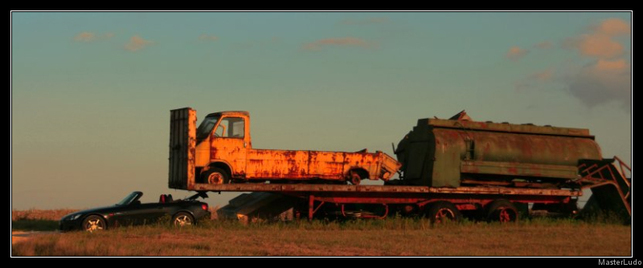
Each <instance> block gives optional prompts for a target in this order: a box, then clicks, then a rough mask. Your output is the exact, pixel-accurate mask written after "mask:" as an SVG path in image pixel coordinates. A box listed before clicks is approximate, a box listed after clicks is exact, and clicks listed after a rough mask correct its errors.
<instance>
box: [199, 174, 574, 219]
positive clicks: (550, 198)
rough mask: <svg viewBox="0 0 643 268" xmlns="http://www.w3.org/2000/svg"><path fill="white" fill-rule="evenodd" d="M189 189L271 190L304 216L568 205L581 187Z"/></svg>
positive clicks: (204, 187) (218, 188) (223, 187)
mask: <svg viewBox="0 0 643 268" xmlns="http://www.w3.org/2000/svg"><path fill="white" fill-rule="evenodd" d="M193 190H196V191H214V192H272V193H279V194H283V195H287V196H293V197H298V198H300V199H302V200H307V201H308V202H307V211H308V219H312V218H313V216H314V215H315V212H317V211H318V210H319V209H320V208H321V207H322V206H323V205H324V204H335V205H337V206H339V207H340V208H341V211H342V214H343V213H344V205H345V204H380V205H382V206H383V207H384V208H385V213H384V214H383V215H379V216H377V217H378V218H384V217H386V216H387V214H388V211H389V205H393V206H395V205H409V206H412V207H413V208H419V209H422V208H423V207H424V206H426V205H428V204H431V203H435V202H438V201H447V202H450V203H452V204H454V205H455V206H456V207H457V209H459V210H463V211H465V210H476V209H479V208H480V207H484V206H486V205H487V204H489V203H491V202H493V201H494V200H498V199H505V200H508V201H511V202H517V203H540V204H568V203H570V202H572V200H574V199H575V198H577V197H579V196H582V195H583V193H582V191H581V190H561V189H526V188H507V187H456V188H447V187H428V186H393V185H328V184H268V183H261V184H258V183H239V184H219V185H213V184H205V183H195V184H194V185H193Z"/></svg>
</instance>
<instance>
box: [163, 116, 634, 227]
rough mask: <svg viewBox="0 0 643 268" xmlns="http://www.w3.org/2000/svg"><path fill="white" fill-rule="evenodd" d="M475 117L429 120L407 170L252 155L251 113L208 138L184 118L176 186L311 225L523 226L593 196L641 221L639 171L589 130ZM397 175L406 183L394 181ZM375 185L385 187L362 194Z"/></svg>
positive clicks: (323, 157) (405, 156) (328, 156)
mask: <svg viewBox="0 0 643 268" xmlns="http://www.w3.org/2000/svg"><path fill="white" fill-rule="evenodd" d="M465 115H466V114H465V113H464V111H463V112H461V113H459V115H457V116H456V117H454V118H451V119H449V120H441V119H420V120H418V125H417V126H416V127H414V128H413V130H412V131H411V132H409V134H407V135H406V136H405V137H404V139H403V140H402V141H401V142H400V143H399V145H398V148H397V149H395V148H394V152H395V153H396V155H397V158H398V161H399V162H398V161H395V160H394V159H392V158H391V157H389V156H387V155H385V154H384V153H382V152H376V153H375V154H372V153H368V152H366V151H360V152H354V153H347V152H317V151H315V152H313V151H286V150H257V149H252V145H251V139H250V132H249V128H250V125H249V116H248V114H247V113H245V112H221V113H214V114H210V115H208V116H207V117H206V119H205V120H204V121H203V122H202V124H201V126H200V127H199V128H198V129H197V128H196V111H194V110H193V109H191V108H183V109H176V110H172V111H171V117H170V122H171V125H170V148H169V149H170V158H169V164H170V165H169V166H170V168H169V176H168V179H169V180H168V186H169V187H170V188H173V189H181V190H188V191H199V192H207V191H214V192H268V193H276V194H280V195H285V196H291V197H296V199H295V200H299V201H297V202H294V203H293V208H296V211H298V212H299V215H307V216H308V219H312V218H313V217H315V216H316V215H319V214H326V215H337V214H340V215H341V216H347V215H352V216H355V215H360V217H362V218H364V217H366V218H368V217H371V218H384V217H386V216H387V215H389V214H390V212H394V213H397V214H402V215H409V216H414V215H421V216H425V217H428V218H429V219H430V220H431V221H432V222H436V221H442V220H443V219H445V218H448V219H451V220H456V221H457V220H459V219H460V218H461V217H462V216H463V213H464V214H467V215H472V216H474V217H476V218H478V219H479V218H483V219H487V220H497V221H516V220H518V217H519V214H521V213H519V212H520V211H523V212H524V211H526V210H528V207H529V206H530V205H531V206H532V209H538V210H546V211H548V212H557V213H563V214H567V215H573V214H575V213H577V212H578V211H577V210H578V207H577V205H576V203H577V201H578V198H579V197H580V196H582V195H583V190H585V189H591V190H592V196H591V198H590V199H589V201H588V204H593V205H595V207H597V208H599V209H601V210H603V211H612V212H616V213H617V214H619V215H622V216H623V217H630V218H631V208H630V204H631V199H632V197H631V195H630V192H631V189H630V188H631V187H630V181H631V178H630V177H629V176H628V175H627V174H629V175H630V176H631V168H630V167H629V166H627V165H626V164H625V163H623V162H622V161H621V160H620V159H619V158H618V157H614V158H611V159H604V158H602V155H601V152H600V147H599V146H598V144H597V143H596V142H595V140H594V136H591V135H589V130H587V129H573V128H557V127H551V126H533V125H531V124H527V125H516V124H505V123H502V124H498V123H492V122H474V121H470V118H469V119H467V118H466V116H465ZM226 120H227V121H226ZM225 122H227V123H225ZM222 124H223V127H221V126H222ZM219 127H221V128H222V130H221V131H219ZM199 129H200V130H199ZM233 143H234V144H233ZM199 144H200V145H199ZM258 155H263V156H262V157H263V158H261V157H258ZM298 155H299V156H298ZM224 156H225V157H224ZM264 156H265V157H264ZM226 159H227V160H226ZM398 170H399V172H398V173H399V174H400V178H399V179H391V178H392V176H393V174H394V173H395V172H396V171H398ZM366 178H368V179H381V180H383V181H385V182H384V185H359V183H360V181H361V180H362V179H366ZM347 183H350V184H347ZM351 184H352V185H351ZM320 212H322V213H320ZM349 212H350V213H349ZM351 213H352V214H351ZM628 221H629V220H628Z"/></svg>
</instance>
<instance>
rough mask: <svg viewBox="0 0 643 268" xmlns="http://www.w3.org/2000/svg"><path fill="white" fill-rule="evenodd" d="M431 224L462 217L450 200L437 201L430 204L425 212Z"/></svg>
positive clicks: (458, 219) (457, 219)
mask: <svg viewBox="0 0 643 268" xmlns="http://www.w3.org/2000/svg"><path fill="white" fill-rule="evenodd" d="M426 216H427V217H428V218H429V220H430V221H431V223H432V224H434V223H438V224H440V223H445V222H447V221H453V222H459V221H460V220H461V219H462V213H460V210H458V208H456V207H455V205H453V204H452V203H451V202H447V201H439V202H436V203H434V204H433V205H431V207H430V208H429V210H428V211H427V213H426Z"/></svg>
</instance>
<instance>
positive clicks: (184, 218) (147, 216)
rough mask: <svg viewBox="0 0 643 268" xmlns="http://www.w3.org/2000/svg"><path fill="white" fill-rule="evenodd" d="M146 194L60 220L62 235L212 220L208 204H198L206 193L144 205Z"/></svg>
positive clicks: (179, 224) (181, 224)
mask: <svg viewBox="0 0 643 268" xmlns="http://www.w3.org/2000/svg"><path fill="white" fill-rule="evenodd" d="M141 196H143V193H142V192H139V191H135V192H132V193H131V194H129V195H128V196H126V197H125V198H123V200H121V201H120V202H118V203H117V204H115V205H113V206H109V207H101V208H94V209H88V210H83V211H78V212H74V213H71V214H69V215H66V216H64V217H62V219H60V226H59V229H60V230H61V231H69V230H86V231H89V232H93V231H98V230H105V229H108V228H112V227H118V226H123V225H141V224H147V223H153V222H158V221H159V220H160V219H163V218H167V219H171V220H172V224H174V225H175V226H186V225H192V224H196V223H197V222H198V221H199V220H201V219H209V218H210V211H209V210H208V204H207V203H203V202H200V201H197V200H196V199H197V198H198V197H201V198H206V197H208V195H207V194H206V193H197V194H195V195H193V196H191V197H188V198H186V199H182V200H172V195H161V196H160V198H159V202H158V203H146V204H141V201H139V199H140V198H141Z"/></svg>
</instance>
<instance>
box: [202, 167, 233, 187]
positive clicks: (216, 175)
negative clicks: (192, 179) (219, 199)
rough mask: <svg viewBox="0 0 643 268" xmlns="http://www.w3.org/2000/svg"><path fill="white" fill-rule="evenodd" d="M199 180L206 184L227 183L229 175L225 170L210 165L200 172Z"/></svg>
mask: <svg viewBox="0 0 643 268" xmlns="http://www.w3.org/2000/svg"><path fill="white" fill-rule="evenodd" d="M200 177H201V181H202V182H203V183H207V184H228V183H230V176H229V175H228V173H227V172H225V170H223V169H220V168H215V167H212V168H210V169H208V170H206V171H205V172H203V173H201V176H200Z"/></svg>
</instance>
